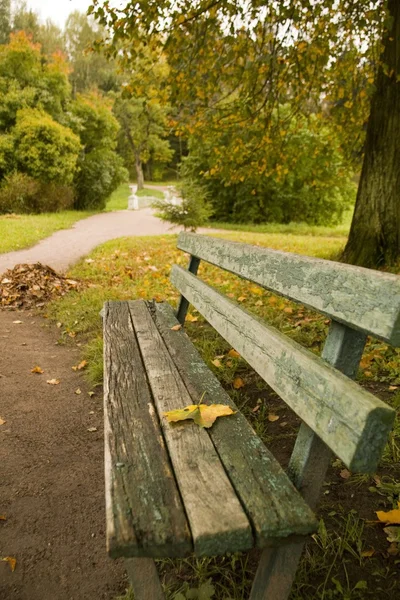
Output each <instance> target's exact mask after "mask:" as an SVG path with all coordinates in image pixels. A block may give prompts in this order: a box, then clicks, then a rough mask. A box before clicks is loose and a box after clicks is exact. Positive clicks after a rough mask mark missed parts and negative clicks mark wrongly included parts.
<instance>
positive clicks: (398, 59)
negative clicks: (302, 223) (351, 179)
mask: <svg viewBox="0 0 400 600" xmlns="http://www.w3.org/2000/svg"><path fill="white" fill-rule="evenodd" d="M388 10H389V12H390V15H391V17H392V20H391V22H390V23H389V30H388V31H387V32H386V33H385V36H384V39H383V43H384V51H383V54H382V57H381V65H380V67H379V72H378V76H377V82H376V90H375V94H374V96H373V98H372V103H371V113H370V117H369V121H368V127H367V137H366V143H365V156H364V163H363V167H362V172H361V178H360V183H359V187H358V193H357V200H356V207H355V211H354V216H353V221H352V224H351V229H350V235H349V239H348V242H347V245H346V248H345V250H344V253H343V260H344V261H345V262H348V263H351V264H354V265H360V266H363V267H377V266H381V265H393V264H394V263H395V262H396V261H397V260H398V258H399V256H400V2H399V0H388Z"/></svg>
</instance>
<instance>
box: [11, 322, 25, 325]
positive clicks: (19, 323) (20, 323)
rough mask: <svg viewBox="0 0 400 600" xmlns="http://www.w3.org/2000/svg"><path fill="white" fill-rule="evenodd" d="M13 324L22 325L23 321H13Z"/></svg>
mask: <svg viewBox="0 0 400 600" xmlns="http://www.w3.org/2000/svg"><path fill="white" fill-rule="evenodd" d="M13 323H14V325H22V323H23V321H13Z"/></svg>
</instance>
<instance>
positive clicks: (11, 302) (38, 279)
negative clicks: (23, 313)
mask: <svg viewBox="0 0 400 600" xmlns="http://www.w3.org/2000/svg"><path fill="white" fill-rule="evenodd" d="M0 281H1V287H0V304H1V306H4V307H6V308H25V309H30V308H33V307H41V306H44V304H45V303H46V302H48V301H49V300H53V299H54V298H56V297H59V296H64V294H65V293H66V292H69V291H70V290H77V289H79V287H80V284H79V283H78V282H77V281H74V280H73V279H67V278H66V277H63V276H62V275H59V274H58V273H56V272H55V271H54V270H53V269H52V268H51V267H48V266H46V265H42V264H41V263H36V264H33V265H27V264H20V265H16V266H15V267H14V268H13V269H9V270H8V271H6V272H5V273H4V275H3V276H2V278H1V280H0Z"/></svg>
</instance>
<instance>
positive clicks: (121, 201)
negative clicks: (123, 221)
mask: <svg viewBox="0 0 400 600" xmlns="http://www.w3.org/2000/svg"><path fill="white" fill-rule="evenodd" d="M129 195H130V190H129V185H128V184H127V183H123V184H122V185H120V186H119V188H117V189H116V190H115V192H113V193H112V194H111V196H110V198H109V200H108V201H107V205H106V211H112V210H126V209H127V208H128V197H129Z"/></svg>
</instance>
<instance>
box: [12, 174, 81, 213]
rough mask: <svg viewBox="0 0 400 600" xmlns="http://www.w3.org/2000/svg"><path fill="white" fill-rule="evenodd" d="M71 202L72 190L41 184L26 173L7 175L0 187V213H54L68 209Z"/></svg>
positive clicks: (51, 184) (72, 199)
mask: <svg viewBox="0 0 400 600" xmlns="http://www.w3.org/2000/svg"><path fill="white" fill-rule="evenodd" d="M73 201H74V196H73V190H72V188H70V187H68V186H60V185H58V184H56V183H54V182H52V183H43V182H40V181H37V180H35V179H33V178H32V177H29V175H26V173H18V172H14V173H11V174H9V175H7V176H6V177H5V179H4V181H3V184H2V186H1V187H0V213H26V214H30V213H41V212H56V211H59V210H65V209H66V208H70V207H71V206H72V204H73Z"/></svg>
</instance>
